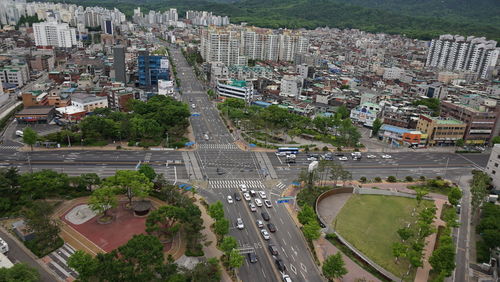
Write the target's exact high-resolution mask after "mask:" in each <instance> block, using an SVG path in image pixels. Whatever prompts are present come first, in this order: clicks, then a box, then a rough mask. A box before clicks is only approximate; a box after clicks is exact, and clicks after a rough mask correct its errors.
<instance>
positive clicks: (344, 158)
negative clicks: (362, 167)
mask: <svg viewBox="0 0 500 282" xmlns="http://www.w3.org/2000/svg"><path fill="white" fill-rule="evenodd" d="M339 161H347V157H340V158H339Z"/></svg>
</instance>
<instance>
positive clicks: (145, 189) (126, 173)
mask: <svg viewBox="0 0 500 282" xmlns="http://www.w3.org/2000/svg"><path fill="white" fill-rule="evenodd" d="M103 187H109V188H112V189H114V190H116V191H119V192H121V193H125V195H126V196H127V198H128V200H129V203H128V204H129V206H130V207H131V206H132V199H133V197H146V196H147V195H148V194H149V192H150V190H151V189H152V188H153V183H152V182H151V181H150V180H149V178H148V177H146V176H145V175H144V174H142V173H140V172H139V171H133V170H119V171H117V172H116V174H115V175H114V176H111V177H108V178H106V179H104V183H103Z"/></svg>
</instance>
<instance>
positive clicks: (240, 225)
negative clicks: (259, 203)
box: [236, 217, 245, 230]
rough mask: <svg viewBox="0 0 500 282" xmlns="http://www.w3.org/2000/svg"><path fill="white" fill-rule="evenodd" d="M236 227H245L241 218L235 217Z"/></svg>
mask: <svg viewBox="0 0 500 282" xmlns="http://www.w3.org/2000/svg"><path fill="white" fill-rule="evenodd" d="M236 227H238V229H240V230H241V229H243V228H245V225H244V224H243V220H242V219H241V218H239V217H238V218H237V219H236Z"/></svg>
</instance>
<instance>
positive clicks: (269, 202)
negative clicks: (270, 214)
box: [264, 200, 273, 208]
mask: <svg viewBox="0 0 500 282" xmlns="http://www.w3.org/2000/svg"><path fill="white" fill-rule="evenodd" d="M264 204H265V205H266V207H268V208H272V207H273V204H272V203H271V201H269V200H264Z"/></svg>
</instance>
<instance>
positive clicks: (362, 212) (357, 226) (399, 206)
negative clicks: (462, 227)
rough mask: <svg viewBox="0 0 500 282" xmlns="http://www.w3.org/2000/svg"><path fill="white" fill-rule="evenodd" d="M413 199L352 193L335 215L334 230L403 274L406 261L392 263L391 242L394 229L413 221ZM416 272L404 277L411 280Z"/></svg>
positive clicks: (394, 233)
mask: <svg viewBox="0 0 500 282" xmlns="http://www.w3.org/2000/svg"><path fill="white" fill-rule="evenodd" d="M415 206H416V201H415V199H410V198H404V197H391V196H379V195H353V196H352V197H351V198H350V199H349V200H348V201H347V203H346V204H345V205H344V207H343V208H342V210H341V211H340V213H339V215H338V216H337V218H336V223H335V222H334V223H333V225H334V226H335V224H336V229H337V231H338V232H339V233H340V235H342V237H344V238H345V239H346V240H347V241H349V242H350V243H351V244H353V245H354V246H355V247H356V248H357V249H358V250H360V251H361V252H363V253H364V254H365V255H366V256H368V257H369V258H371V259H372V260H373V261H374V262H376V263H378V264H379V265H380V266H382V267H383V268H385V269H386V270H388V271H390V272H392V273H393V274H394V275H396V276H399V277H403V275H404V274H406V271H407V270H408V264H407V263H406V262H404V261H400V262H399V263H398V264H395V262H394V256H393V255H392V244H393V243H394V242H396V241H399V240H400V239H399V236H398V234H397V233H396V232H397V230H398V229H399V228H401V227H403V226H406V225H407V224H408V223H409V222H411V223H412V224H413V222H414V221H415V219H414V218H412V216H411V212H412V210H413V208H414V207H415ZM414 275H415V272H414V271H413V272H412V273H410V277H406V278H405V280H411V281H413V278H414Z"/></svg>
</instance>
